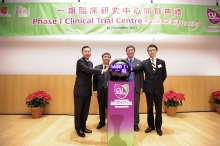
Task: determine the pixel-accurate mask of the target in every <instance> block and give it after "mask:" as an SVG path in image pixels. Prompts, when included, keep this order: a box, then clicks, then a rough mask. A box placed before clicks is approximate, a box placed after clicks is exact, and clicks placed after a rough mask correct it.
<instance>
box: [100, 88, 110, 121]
mask: <svg viewBox="0 0 220 146" xmlns="http://www.w3.org/2000/svg"><path fill="white" fill-rule="evenodd" d="M107 102H108V88H104V87H103V88H102V90H101V94H100V96H98V103H99V118H100V124H105V108H107Z"/></svg>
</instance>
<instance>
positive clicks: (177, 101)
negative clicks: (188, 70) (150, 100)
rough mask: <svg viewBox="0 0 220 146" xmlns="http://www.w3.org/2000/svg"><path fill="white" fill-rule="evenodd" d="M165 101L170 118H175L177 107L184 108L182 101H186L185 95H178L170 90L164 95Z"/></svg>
mask: <svg viewBox="0 0 220 146" xmlns="http://www.w3.org/2000/svg"><path fill="white" fill-rule="evenodd" d="M163 101H164V105H165V106H166V109H167V114H168V115H169V116H175V115H176V110H177V107H178V106H182V105H183V102H182V101H185V95H184V94H183V93H177V92H175V91H173V90H169V91H168V92H166V93H164V94H163Z"/></svg>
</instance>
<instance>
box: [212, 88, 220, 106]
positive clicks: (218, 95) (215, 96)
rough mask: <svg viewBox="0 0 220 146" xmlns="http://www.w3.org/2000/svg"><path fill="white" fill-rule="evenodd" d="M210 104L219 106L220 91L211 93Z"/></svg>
mask: <svg viewBox="0 0 220 146" xmlns="http://www.w3.org/2000/svg"><path fill="white" fill-rule="evenodd" d="M210 102H211V103H215V104H220V91H215V92H212V99H211V100H210Z"/></svg>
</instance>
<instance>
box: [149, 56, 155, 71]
mask: <svg viewBox="0 0 220 146" xmlns="http://www.w3.org/2000/svg"><path fill="white" fill-rule="evenodd" d="M150 60H151V65H152V67H153V71H154V73H155V71H156V66H155V63H154V59H153V58H151V59H150Z"/></svg>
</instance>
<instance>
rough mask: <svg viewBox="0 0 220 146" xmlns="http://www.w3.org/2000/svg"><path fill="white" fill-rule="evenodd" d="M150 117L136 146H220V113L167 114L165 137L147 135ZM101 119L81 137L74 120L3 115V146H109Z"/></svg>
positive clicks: (137, 135)
mask: <svg viewBox="0 0 220 146" xmlns="http://www.w3.org/2000/svg"><path fill="white" fill-rule="evenodd" d="M146 117H147V115H146V114H140V123H139V128H140V131H139V132H134V146H177V145H178V146H219V145H220V115H218V114H217V113H216V112H191V113H177V114H176V116H175V117H169V116H167V115H166V113H164V114H163V126H162V131H163V136H158V135H157V133H156V131H155V130H154V131H152V132H151V133H145V132H144V130H145V129H146V128H147V127H148V126H147V123H146V120H147V118H146ZM98 122H99V116H98V115H89V117H88V120H87V128H88V129H91V130H92V134H86V137H85V138H81V137H78V136H77V134H76V132H75V129H74V116H71V115H43V116H42V117H41V118H40V119H32V117H31V115H0V146H70V145H73V146H107V145H108V143H107V126H105V127H103V128H102V129H100V130H97V129H96V126H97V124H98Z"/></svg>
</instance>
